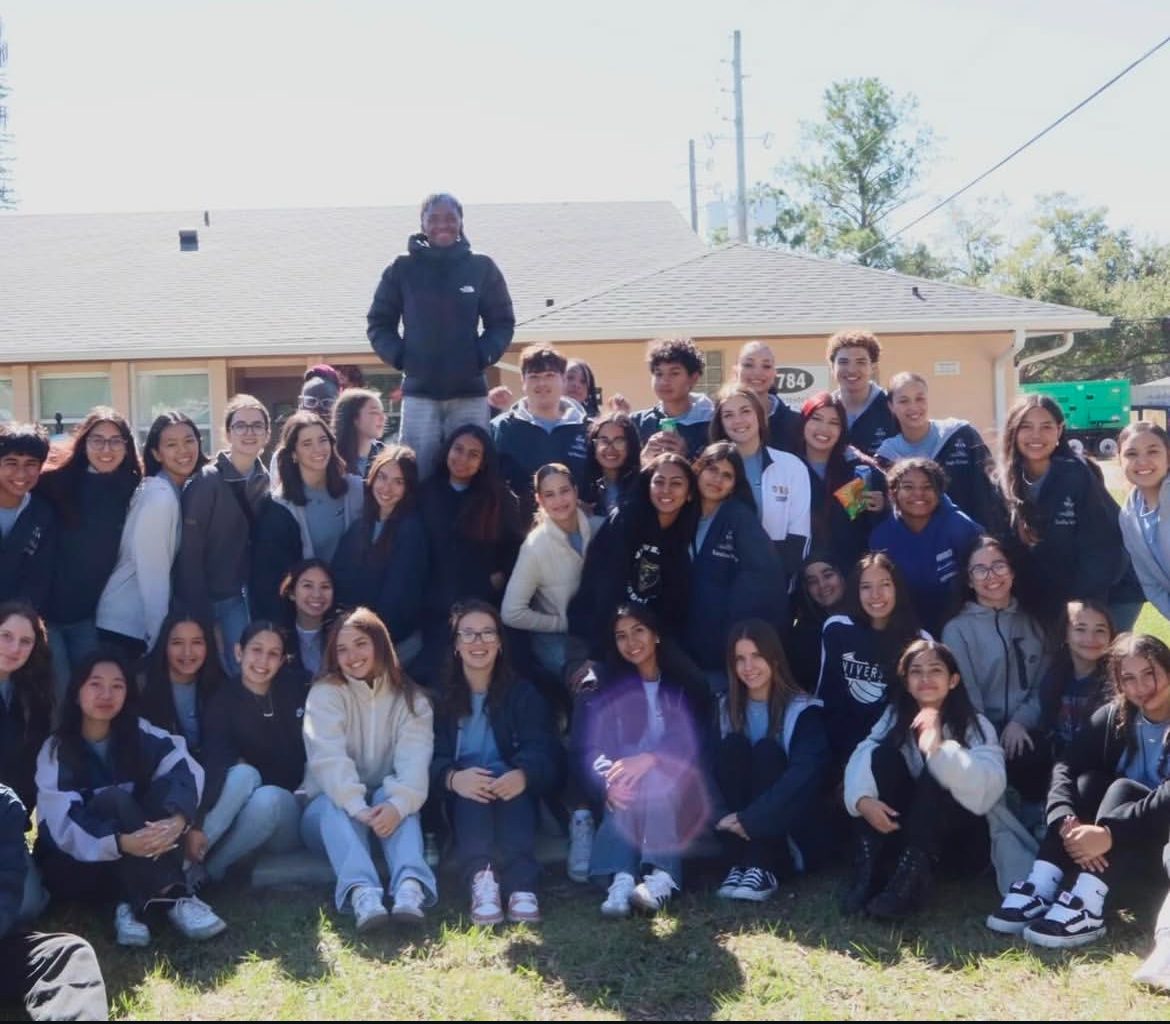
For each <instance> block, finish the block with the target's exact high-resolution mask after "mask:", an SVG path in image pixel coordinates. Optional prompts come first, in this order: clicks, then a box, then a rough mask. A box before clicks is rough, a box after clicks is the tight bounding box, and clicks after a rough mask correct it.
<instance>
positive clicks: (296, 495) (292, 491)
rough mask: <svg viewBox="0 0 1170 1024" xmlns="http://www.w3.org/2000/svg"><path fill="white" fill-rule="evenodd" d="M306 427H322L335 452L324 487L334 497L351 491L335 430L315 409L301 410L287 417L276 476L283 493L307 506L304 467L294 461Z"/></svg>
mask: <svg viewBox="0 0 1170 1024" xmlns="http://www.w3.org/2000/svg"><path fill="white" fill-rule="evenodd" d="M307 427H320V428H321V429H322V430H324V431H325V436H326V437H327V438H329V447H330V448H332V449H333V454H332V455H331V456H330V458H329V462H328V464H327V465H326V466H325V490H326V491H328V492H329V496H330V497H331V498H340V497H341V496H342V495H344V494H345V492H346V491H347V490H348V484H346V482H345V462H344V461H342V458H341V456H340V455H339V454H338V451H337V439H336V438H335V437H334V436H333V431H332V430H330V429H329V424H328V423H326V422H325V421H324V420H323V419H321V417H320V416H318V415H317V414H316V413H315V412H309V411H308V410H307V409H298V410H297V411H296V412H294V413H293V414H292V415H291V416H289V418H288V419H287V420H285V421H284V426H283V427H282V428H281V431H280V444H279V445H278V446H277V448H276V475H277V478H278V479H279V480H280V492H281V496H282V497H284V498H285V499H286V500H288V501H291V502H292V503H293V504H294V505H304V504H306V503H307V502H308V498H307V497H306V496H305V481H304V478H303V477H302V476H301V467H300V466H298V465H297V463H296V462H295V461H294V460H293V453H294V452H295V451H296V447H297V439H298V438H299V437H300V435H301V431H302V430H304V429H306V428H307Z"/></svg>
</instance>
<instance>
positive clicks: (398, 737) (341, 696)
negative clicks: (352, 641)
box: [304, 676, 435, 818]
mask: <svg viewBox="0 0 1170 1024" xmlns="http://www.w3.org/2000/svg"><path fill="white" fill-rule="evenodd" d="M431 719H432V711H431V703H430V701H429V700H427V698H426V695H425V694H423V693H421V692H420V693H418V694H417V695H416V696H415V700H414V711H413V712H412V711H411V710H410V707H409V706H408V705H407V702H406V697H405V696H404V695H403V694H402V692H401V691H400V690H395V689H392V688H391V686H390V683H389V681H388V680H387V678H386V677H384V676H383V677H379V679H378V681H377V683H376V684H375V685H374V687H373V688H372V689H371V688H370V686H369V684H368V683H366V682H364V681H362V680H359V679H350V678H349V677H348V676H343V677H342V678H341V679H340V680H338V679H337V677H336V676H326V677H325V678H323V679H319V680H318V681H317V682H315V683H314V684H313V686H312V688H311V689H310V690H309V696H308V699H307V700H306V701H305V724H304V732H305V754H306V758H307V760H306V763H305V783H304V789H305V792H306V794H307V795H308V797H309V798H310V799H312V798H313V797H315V796H318V795H319V794H321V793H324V794H325V795H326V796H328V797H329V799H330V800H332V801H333V803H335V804H336V805H337V806H338V807H340V808H342V809H343V810H344V811H346V812H347V813H348V814H349V815H350V817H353V816H354V815H356V814H358V813H360V812H361V811H363V810H365V808H366V807H368V806H369V804H368V803H367V802H366V791H367V790H370V789H377V788H378V787H379V786H381V787H382V789H383V790H384V792H385V794H386V799H387V800H388V801H389V802H390V803H391V804H393V805H394V807H395V808H396V809H397V810H398V813H399V814H401V815H402V816H403V817H404V818H405V817H408V816H409V815H411V814H414V813H416V812H417V811H418V810H419V808H421V807H422V805H423V802H424V801H425V800H426V798H427V786H428V779H429V773H430V767H431V752H432V751H433V749H434V745H435V736H434V731H433V728H432V725H431Z"/></svg>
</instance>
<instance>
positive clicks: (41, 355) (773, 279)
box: [0, 202, 1109, 443]
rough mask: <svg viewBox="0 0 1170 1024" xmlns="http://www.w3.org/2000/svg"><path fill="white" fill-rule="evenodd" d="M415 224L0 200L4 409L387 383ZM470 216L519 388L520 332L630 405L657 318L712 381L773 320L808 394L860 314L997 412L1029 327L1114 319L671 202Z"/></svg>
mask: <svg viewBox="0 0 1170 1024" xmlns="http://www.w3.org/2000/svg"><path fill="white" fill-rule="evenodd" d="M416 225H417V210H415V209H414V208H409V207H390V208H377V209H368V208H363V209H356V208H355V209H344V208H343V209H320V210H245V211H224V212H212V213H207V214H205V213H199V214H173V213H149V214H129V215H128V214H100V215H87V216H72V215H71V216H20V215H9V216H4V217H0V280H2V281H3V282H4V293H5V299H4V311H3V316H2V318H0V418H8V417H10V418H16V419H37V420H40V421H41V422H43V423H45V424H46V425H48V426H50V428H54V427H55V426H56V425H58V424H59V425H60V427H63V428H65V429H68V427H69V426H70V425H71V424H73V423H75V422H76V421H77V420H78V419H80V418H81V416H83V415H84V413H85V412H86V410H88V409H89V408H90V407H91V406H93V405H95V404H98V403H103V402H104V403H107V404H113V405H114V406H115V407H117V408H119V409H121V410H123V411H125V412H127V413H128V414H129V416H130V418H131V420H132V422H133V423H134V424H135V426H136V427H137V428H138V429H139V430H141V431H143V432H145V428H146V426H147V425H148V424H149V423H150V421H151V419H152V418H153V416H154V415H155V413H156V411H157V410H158V409H160V408H166V407H169V406H178V407H182V408H184V409H185V410H186V411H187V412H188V413H189V414H191V415H192V416H193V417H194V418H195V419H196V420H197V422H200V423H201V424H202V425H204V426H205V427H206V428H207V430H208V434H209V436H210V435H218V430H217V429H214V428H215V427H217V425H218V423H219V420H220V410H222V408H223V405H224V403H225V402H226V400H227V398H228V396H229V395H230V394H232V393H234V392H236V391H248V392H250V393H253V394H255V395H257V396H258V397H259V398H261V399H263V400H264V401H265V402H267V403H268V404H269V405H270V406H271V407H273V408H274V410H275V411H277V412H279V411H281V409H282V407H284V408H287V407H290V406H291V404H292V402H293V401H294V400H295V397H296V394H297V391H298V390H299V380H300V377H301V375H302V374H303V372H304V370H305V368H306V367H308V366H311V365H312V364H314V363H317V362H333V363H356V364H358V365H360V366H362V367H363V369H364V370H365V371H366V372H367V375H370V374H373V375H374V376H373V378H372V382H373V383H374V384H375V385H376V386H379V387H381V388H383V389H384V390H389V389H391V388H392V387H393V386H395V384H396V382H397V376H396V375H395V374H394V373H393V372H392V371H391V370H390V368H388V367H385V366H384V365H383V364H381V363H380V362H379V361H378V359H377V358H376V357H375V356H374V355H373V353H372V352H371V351H370V348H369V346H368V344H367V343H366V340H365V313H366V310H367V308H368V306H369V302H370V298H371V297H372V295H373V290H374V287H375V285H376V283H377V280H378V276H379V274H380V273H381V271H382V269H383V267H384V266H385V265H386V264H387V263H389V262H390V260H391V259H392V258H393V257H394V255H395V254H396V253H397V252H400V251H402V250H403V248H404V246H405V242H406V238H407V236H408V234H409V233H410V232H411V231H412V230H416ZM181 230H188V231H190V230H193V231H195V232H197V242H198V248H197V249H195V250H193V251H180V245H179V232H180V231H181ZM466 232H467V235H468V237H469V238H470V239H471V241H472V244H473V246H474V247H475V248H477V249H479V250H481V251H483V252H487V253H489V254H490V255H491V256H492V257H493V258H494V259H495V260H496V262H497V263H498V264H499V265H500V267H501V269H502V270H503V272H504V274H505V276H506V278H507V280H508V284H509V287H510V289H511V292H512V295H513V299H514V302H515V306H516V313H517V331H516V338H515V343H514V345H513V348H512V350H511V351H510V352H509V353H508V354H507V355H505V357H504V359H503V360H502V362H501V365H500V367H499V368H498V370H497V371H496V374H495V378H496V379H498V380H499V381H500V382H502V383H504V384H508V385H510V386H511V387H512V388H513V390H518V377H517V376H516V372H515V366H516V363H517V362H518V360H517V359H516V358H515V355H516V353H518V352H519V350H520V349H521V348H522V347H523V346H524V345H526V344H529V343H530V342H536V341H540V342H551V343H553V344H555V345H556V346H557V347H558V348H560V349H561V350H562V351H564V352H565V354H566V355H569V356H576V357H579V358H582V359H585V360H586V361H588V362H589V363H590V365H591V366H592V367H593V369H594V371H595V374H596V376H597V379H598V382H599V384H601V385H602V387H603V389H604V391H605V393H606V394H607V395H609V394H612V393H614V392H618V391H620V392H622V393H624V394H625V395H626V396H627V398H629V400H630V401H631V403H632V404H633V406H634V407H635V408H640V407H644V406H646V405H649V404H650V403H651V401H652V398H651V393H650V387H649V377H648V374H647V371H646V367H645V363H644V349H645V344H646V341H647V340H648V339H650V338H653V337H659V336H663V335H675V334H683V335H688V336H690V337H693V338H694V339H695V340H696V342H697V344H698V345H699V347H700V348H701V349H702V350H703V351H704V352H705V353H706V355H707V358H708V373H707V377H706V379H705V380H704V386H705V387H706V388H707V389H709V390H714V389H716V388H717V387H718V386H719V385H720V384H722V383H724V382H726V381H728V380H730V379H731V377H732V374H733V367H734V362H735V355H736V353H737V351H738V349H739V347H740V346H741V345H742V344H743V342H744V341H745V340H748V339H753V338H759V339H763V340H766V341H768V342H770V343H771V344H772V346H773V348H774V350H775V352H776V356H777V360H778V363H779V364H780V366H781V367H784V368H787V369H789V370H790V371H792V372H791V373H789V374H788V375H787V376H786V377H785V378H784V379H783V380H782V381H781V390H782V393H783V392H784V391H785V390H786V387H785V385H786V384H787V385H791V388H795V387H796V385H798V384H805V385H809V386H808V387H804V388H803V389H799V391H792V390H791V388H788V389H787V390H789V392H790V393H789V394H788V395H787V397H789V399H790V400H793V401H796V400H798V399H799V398H800V397H801V395H803V394H806V393H808V391H809V390H812V389H817V388H819V387H821V386H824V385H825V384H826V383H827V380H828V378H827V368H826V366H825V361H824V346H825V339H826V337H827V336H828V335H829V334H831V333H833V332H834V331H836V330H839V329H841V328H845V327H865V328H868V329H870V330H873V331H875V332H877V333H878V334H879V336H880V337H881V339H882V343H883V346H884V355H883V359H882V366H881V368H880V370H881V376H882V377H883V378H888V377H889V376H890V375H891V374H893V373H895V372H897V371H899V370H906V369H913V370H916V371H917V372H919V373H922V374H924V375H925V376H926V377H927V378H928V380H929V381H930V383H931V404H932V410H933V411H934V412H935V414H936V415H955V416H962V417H964V418H966V419H969V420H971V421H972V422H973V423H975V424H976V425H977V426H978V427H979V428H980V429H981V430H983V431H985V432H988V433H990V432H991V431H993V430H994V428H995V426H996V424H997V423H998V422H1002V418H1003V415H1004V412H1005V411H1006V409H1007V407H1008V405H1009V404H1010V402H1011V400H1012V398H1013V396H1014V392H1015V386H1016V378H1017V367H1016V357H1017V355H1018V353H1019V351H1020V349H1021V348H1022V347H1023V343H1024V341H1025V340H1026V339H1027V338H1028V337H1032V336H1036V335H1054V336H1059V335H1063V336H1064V338H1063V344H1069V343H1071V332H1075V331H1078V330H1089V329H1093V328H1098V327H1103V326H1107V324H1108V322H1109V321H1108V319H1107V318H1104V317H1100V316H1098V315H1096V314H1094V313H1090V312H1087V311H1085V310H1080V309H1073V308H1070V307H1065V306H1054V305H1049V304H1046V303H1041V302H1033V301H1029V300H1024V299H1016V298H1011V297H1007V296H1001V295H996V294H993V293H990V292H983V291H979V290H976V289H970V288H963V287H959V286H955V285H947V284H941V283H938V282H934V281H926V280H921V279H917V278H910V277H906V276H904V275H899V274H893V273H888V272H884V271H876V270H870V269H868V268H865V267H859V266H853V265H848V264H843V263H836V262H832V261H827V260H820V259H815V258H812V257H807V256H800V255H794V254H792V253H786V252H779V251H775V250H765V249H758V248H754V247H750V246H742V245H730V246H725V247H721V248H718V249H708V248H707V247H706V246H704V245H703V244H702V242H701V241H700V240H699V239H697V238H696V237H695V236H694V235H693V234H692V233H691V232H690V230H689V229H688V228H687V226H686V224H685V223H684V221H683V220H682V218H681V216H680V215H679V214H678V212H677V211H676V210H675V209H674V207H673V206H671V205H670V204H669V203H637V202H635V203H563V204H557V203H540V204H503V205H488V206H483V207H474V208H471V209H469V210H468V211H467V218H466ZM1061 341H1062V339H1061V338H1060V337H1055V338H1054V342H1053V344H1054V345H1056V344H1057V342H1061ZM218 440H219V438H218V436H215V443H218Z"/></svg>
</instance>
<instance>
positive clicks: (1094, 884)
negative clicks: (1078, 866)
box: [1072, 871, 1109, 917]
mask: <svg viewBox="0 0 1170 1024" xmlns="http://www.w3.org/2000/svg"><path fill="white" fill-rule="evenodd" d="M1072 894H1073V895H1074V896H1079V897H1080V898H1081V902H1082V903H1084V905H1085V909H1086V910H1088V911H1089V913H1090V914H1096V915H1097V916H1098V917H1100V916H1101V915H1102V914H1104V913H1105V897H1106V896H1107V895H1108V894H1109V886H1107V885H1106V884H1105V883H1104V882H1102V881H1101V879H1100V878H1099V877H1097V876H1096V875H1090V874H1089V872H1087V871H1082V872H1081V873H1080V874H1079V875H1077V880H1076V883H1075V884H1074V885H1073V887H1072Z"/></svg>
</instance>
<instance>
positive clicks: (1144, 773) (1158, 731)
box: [1117, 715, 1170, 789]
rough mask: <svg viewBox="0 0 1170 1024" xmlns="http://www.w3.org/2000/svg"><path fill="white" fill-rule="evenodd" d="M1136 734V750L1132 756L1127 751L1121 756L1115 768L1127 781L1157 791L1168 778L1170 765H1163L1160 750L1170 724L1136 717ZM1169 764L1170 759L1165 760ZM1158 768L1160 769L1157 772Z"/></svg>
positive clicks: (1169, 729)
mask: <svg viewBox="0 0 1170 1024" xmlns="http://www.w3.org/2000/svg"><path fill="white" fill-rule="evenodd" d="M1134 725H1135V731H1136V733H1137V749H1136V750H1134V752H1133V754H1132V756H1131V755H1130V753H1129V752H1128V751H1127V752H1126V753H1124V754H1122V755H1121V763H1120V764H1119V765H1118V766H1117V768H1118V771H1120V772H1121V774H1122V775H1124V776H1125V777H1126V778H1127V779H1132V780H1133V781H1134V782H1140V783H1141V784H1142V785H1143V786H1149V787H1150V789H1157V788H1158V787H1159V786H1160V785H1161V784H1162V783H1163V782H1165V781H1166V779H1167V778H1170V764H1164V763H1163V758H1162V750H1163V747H1164V746H1165V743H1166V733H1167V732H1168V731H1170V722H1151V721H1150V720H1149V719H1148V718H1146V716H1145V715H1138V716H1137V721H1136V722H1135V723H1134ZM1166 761H1167V762H1170V758H1167V759H1166ZM1159 767H1161V768H1162V770H1161V771H1159Z"/></svg>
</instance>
